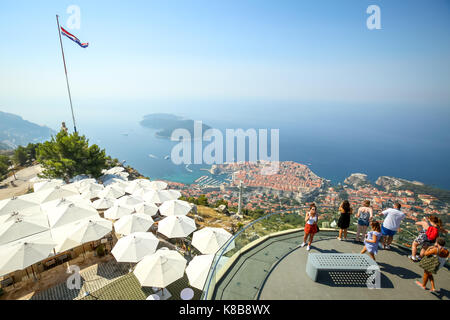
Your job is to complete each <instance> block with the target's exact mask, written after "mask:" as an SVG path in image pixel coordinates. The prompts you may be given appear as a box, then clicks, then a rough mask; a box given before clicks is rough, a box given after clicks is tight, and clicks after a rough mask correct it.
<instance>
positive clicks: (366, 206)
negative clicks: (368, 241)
mask: <svg viewBox="0 0 450 320" xmlns="http://www.w3.org/2000/svg"><path fill="white" fill-rule="evenodd" d="M356 218H358V225H357V227H356V239H355V241H356V242H358V241H361V242H362V241H363V240H364V238H365V236H366V231H367V227H368V226H369V224H370V221H371V220H372V218H373V210H372V207H371V206H370V201H369V200H365V201H364V202H363V206H362V207H360V208H359V209H358V212H357V213H356Z"/></svg>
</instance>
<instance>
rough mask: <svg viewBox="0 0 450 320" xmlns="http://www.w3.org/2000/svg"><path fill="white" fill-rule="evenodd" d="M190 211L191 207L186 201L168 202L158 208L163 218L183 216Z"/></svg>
mask: <svg viewBox="0 0 450 320" xmlns="http://www.w3.org/2000/svg"><path fill="white" fill-rule="evenodd" d="M191 209H192V207H191V205H190V204H189V202H187V201H183V200H168V201H165V202H163V204H162V205H161V206H160V207H159V212H160V213H161V214H162V215H163V216H185V215H187V214H188V213H189V211H191Z"/></svg>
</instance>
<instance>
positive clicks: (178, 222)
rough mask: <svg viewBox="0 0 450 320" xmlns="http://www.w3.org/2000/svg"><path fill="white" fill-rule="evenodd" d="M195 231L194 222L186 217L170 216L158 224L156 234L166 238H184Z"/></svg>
mask: <svg viewBox="0 0 450 320" xmlns="http://www.w3.org/2000/svg"><path fill="white" fill-rule="evenodd" d="M196 229H197V227H196V225H195V221H194V220H193V219H191V218H189V217H186V216H170V217H167V218H164V219H162V220H161V221H160V222H159V223H158V232H159V233H161V234H163V235H165V236H166V237H168V238H184V237H187V236H188V235H190V234H191V233H192V232H194V231H195V230H196Z"/></svg>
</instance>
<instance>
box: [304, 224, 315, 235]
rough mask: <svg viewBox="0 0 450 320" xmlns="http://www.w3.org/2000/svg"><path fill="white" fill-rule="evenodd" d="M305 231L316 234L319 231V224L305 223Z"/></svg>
mask: <svg viewBox="0 0 450 320" xmlns="http://www.w3.org/2000/svg"><path fill="white" fill-rule="evenodd" d="M305 233H306V234H315V233H317V224H308V223H307V224H306V225H305Z"/></svg>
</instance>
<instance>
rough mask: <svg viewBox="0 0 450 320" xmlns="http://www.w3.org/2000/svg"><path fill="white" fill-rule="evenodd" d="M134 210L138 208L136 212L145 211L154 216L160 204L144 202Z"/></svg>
mask: <svg viewBox="0 0 450 320" xmlns="http://www.w3.org/2000/svg"><path fill="white" fill-rule="evenodd" d="M134 210H136V213H144V214H148V215H149V216H151V217H153V216H156V214H157V213H158V210H159V208H158V206H157V205H156V204H154V203H151V202H142V203H139V204H137V205H135V206H134Z"/></svg>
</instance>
